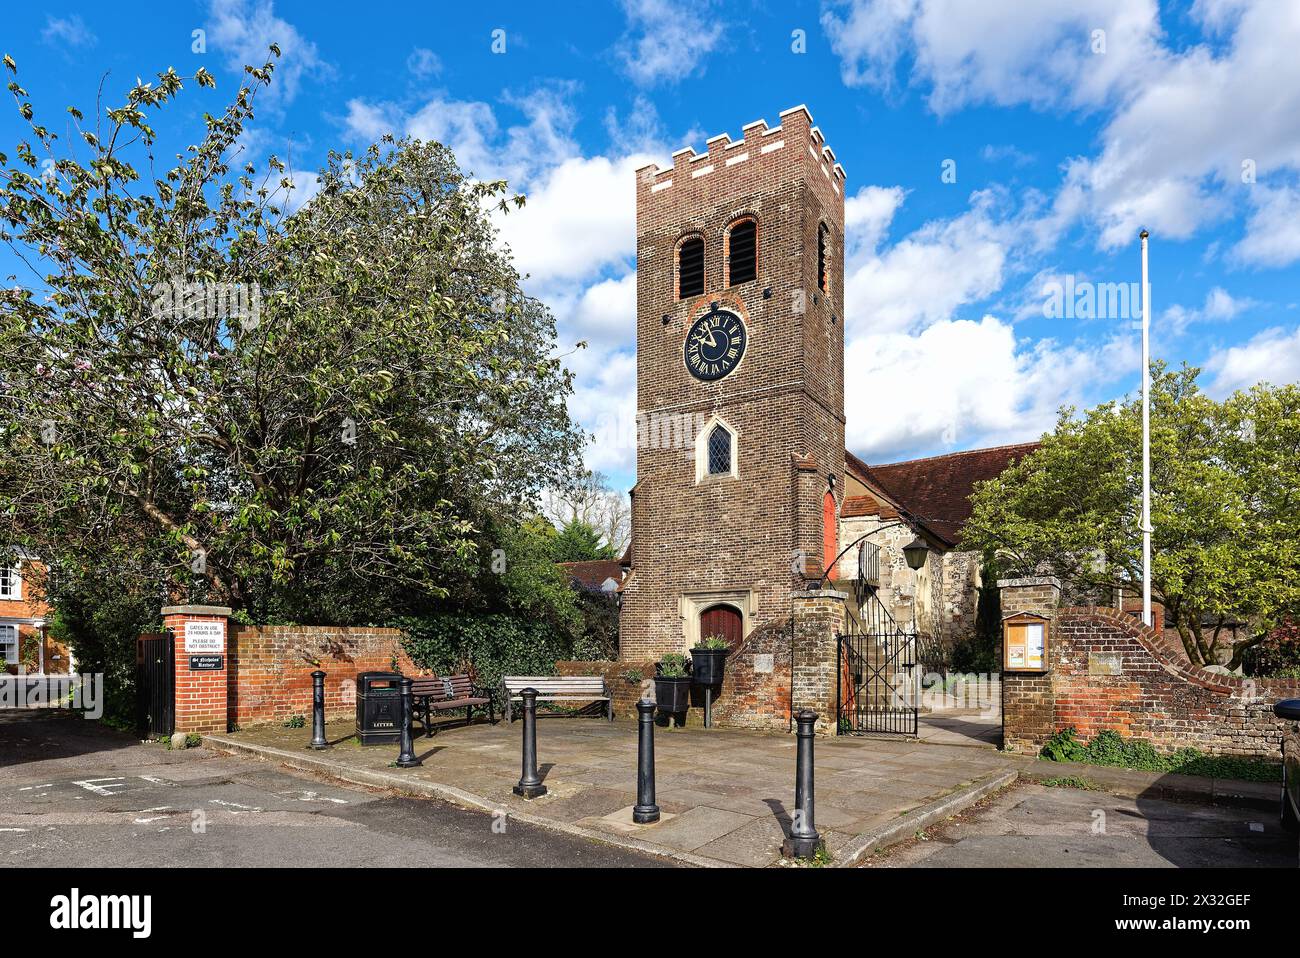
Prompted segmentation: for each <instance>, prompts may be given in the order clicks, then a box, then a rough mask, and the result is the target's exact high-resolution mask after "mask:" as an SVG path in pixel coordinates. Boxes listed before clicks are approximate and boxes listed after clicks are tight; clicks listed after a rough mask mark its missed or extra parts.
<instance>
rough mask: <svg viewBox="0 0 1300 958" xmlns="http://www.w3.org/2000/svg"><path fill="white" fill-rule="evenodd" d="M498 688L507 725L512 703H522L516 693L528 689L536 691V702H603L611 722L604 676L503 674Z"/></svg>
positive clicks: (610, 699)
mask: <svg viewBox="0 0 1300 958" xmlns="http://www.w3.org/2000/svg"><path fill="white" fill-rule="evenodd" d="M501 686H502V689H503V690H504V698H505V717H506V722H510V721H511V718H512V711H511V708H510V705H511V703H512V702H519V701H522V697H521V696H520V694H519V693H520V692H522V691H523V690H524V689H527V688H533V689H536V690H537V701H539V702H565V701H568V702H598V701H603V702H604V703H605V714H606V716H607V717H608V718H609V720H610V721H611V722H612V721H614V697H613V696H612V695H611V694H610V692H609V687H608V686H607V685H606V684H605V677H604V676H603V675H505V676H502V678H501Z"/></svg>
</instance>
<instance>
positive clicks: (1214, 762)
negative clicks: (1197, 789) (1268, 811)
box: [1039, 728, 1282, 782]
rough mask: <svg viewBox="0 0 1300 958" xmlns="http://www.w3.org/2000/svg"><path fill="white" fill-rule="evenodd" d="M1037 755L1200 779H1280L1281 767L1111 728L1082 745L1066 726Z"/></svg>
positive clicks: (1057, 759)
mask: <svg viewBox="0 0 1300 958" xmlns="http://www.w3.org/2000/svg"><path fill="white" fill-rule="evenodd" d="M1039 754H1040V756H1041V757H1042V758H1045V759H1047V760H1048V761H1052V762H1084V763H1086V764H1088V765H1102V766H1107V767H1111V768H1132V769H1137V770H1139V771H1146V772H1171V773H1176V774H1179V775H1197V776H1200V777H1202V778H1235V779H1244V780H1245V781H1248V782H1280V781H1281V780H1282V766H1281V764H1279V763H1277V762H1268V761H1265V760H1263V759H1258V758H1244V757H1242V756H1237V755H1206V754H1205V753H1204V752H1201V751H1200V750H1199V749H1195V748H1180V749H1178V750H1176V751H1173V752H1159V751H1157V750H1156V748H1155V746H1153V745H1152V744H1151V743H1150V742H1148V741H1147V740H1146V739H1142V738H1124V737H1123V736H1122V735H1120V734H1119V733H1118V732H1115V731H1113V730H1111V729H1105V730H1104V731H1101V732H1098V733H1097V735H1096V736H1095V737H1094V738H1093V739H1092V741H1091V742H1088V743H1087V744H1085V743H1084V742H1082V741H1081V740H1080V739H1079V737H1078V733H1077V732H1076V731H1075V730H1074V729H1073V728H1067V729H1065V730H1064V731H1061V732H1057V733H1056V734H1055V735H1053V736H1052V737H1051V738H1050V739H1048V741H1047V744H1046V745H1044V746H1043V750H1042V752H1040V753H1039Z"/></svg>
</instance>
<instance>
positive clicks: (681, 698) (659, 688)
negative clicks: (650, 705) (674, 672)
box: [655, 676, 691, 715]
mask: <svg viewBox="0 0 1300 958" xmlns="http://www.w3.org/2000/svg"><path fill="white" fill-rule="evenodd" d="M655 705H657V706H659V710H660V711H662V712H668V713H670V714H672V715H677V714H680V713H681V712H685V711H686V710H687V709H689V708H690V707H691V679H690V676H683V677H682V678H679V679H676V678H664V677H663V676H656V677H655Z"/></svg>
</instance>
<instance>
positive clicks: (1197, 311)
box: [1152, 286, 1259, 337]
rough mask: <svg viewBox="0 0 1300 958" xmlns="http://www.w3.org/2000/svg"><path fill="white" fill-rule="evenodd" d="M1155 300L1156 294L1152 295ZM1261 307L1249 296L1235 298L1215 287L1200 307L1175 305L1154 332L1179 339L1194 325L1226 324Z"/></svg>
mask: <svg viewBox="0 0 1300 958" xmlns="http://www.w3.org/2000/svg"><path fill="white" fill-rule="evenodd" d="M1152 299H1155V293H1154V291H1153V293H1152ZM1257 305H1259V304H1258V303H1257V302H1256V301H1255V300H1253V299H1251V298H1250V297H1248V296H1241V297H1237V296H1233V295H1232V294H1231V293H1229V292H1228V291H1227V290H1226V289H1224V288H1223V287H1222V286H1215V287H1214V288H1213V289H1211V290H1210V291H1209V292H1208V293H1206V294H1205V303H1204V304H1203V305H1202V306H1200V307H1187V306H1182V305H1179V304H1174V305H1173V306H1170V307H1169V308H1168V309H1166V310H1165V311H1164V313H1163V314H1162V315H1161V316H1160V319H1159V321H1158V322H1157V323H1156V324H1155V325H1154V327H1153V329H1154V331H1156V332H1158V333H1159V334H1160V335H1162V336H1166V337H1177V336H1181V335H1183V333H1185V332H1186V331H1187V328H1188V327H1189V326H1191V325H1192V324H1193V323H1200V322H1224V321H1226V320H1230V319H1235V318H1237V316H1239V315H1241V314H1242V313H1243V312H1245V311H1246V310H1248V309H1251V308H1253V307H1255V306H1257Z"/></svg>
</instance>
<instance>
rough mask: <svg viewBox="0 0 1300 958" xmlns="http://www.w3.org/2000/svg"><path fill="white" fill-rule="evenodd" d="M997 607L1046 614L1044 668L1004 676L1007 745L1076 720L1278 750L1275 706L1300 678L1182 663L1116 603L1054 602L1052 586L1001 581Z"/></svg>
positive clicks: (1139, 733) (1248, 749) (1033, 744)
mask: <svg viewBox="0 0 1300 958" xmlns="http://www.w3.org/2000/svg"><path fill="white" fill-rule="evenodd" d="M999 585H1004V583H999ZM1002 611H1003V613H1004V614H1009V613H1011V612H1016V611H1029V612H1038V613H1040V614H1044V615H1050V616H1051V617H1052V619H1053V622H1052V632H1051V638H1050V645H1049V649H1048V658H1049V662H1050V665H1051V670H1050V672H1048V673H1046V674H1043V675H1016V674H1014V673H1008V674H1006V675H1004V677H1003V722H1004V740H1005V742H1006V746H1007V748H1008V749H1010V750H1013V751H1033V750H1036V749H1038V748H1041V747H1042V745H1043V743H1044V742H1045V741H1046V740H1047V738H1048V737H1049V736H1050V735H1052V734H1053V733H1054V732H1057V731H1060V730H1062V729H1065V728H1069V727H1070V726H1073V727H1074V728H1075V729H1076V730H1077V731H1078V733H1079V736H1080V737H1081V738H1083V739H1085V740H1086V739H1090V738H1092V737H1093V736H1094V735H1096V734H1097V733H1098V732H1100V731H1103V730H1104V729H1113V730H1114V731H1117V732H1119V733H1120V734H1121V735H1124V736H1128V737H1134V738H1143V739H1146V740H1148V741H1150V742H1151V743H1152V744H1153V745H1154V746H1155V747H1156V748H1158V749H1160V750H1161V751H1172V750H1174V749H1176V748H1181V747H1184V746H1191V747H1194V748H1197V749H1200V750H1201V751H1203V752H1207V753H1210V754H1227V755H1255V756H1261V757H1265V758H1272V759H1276V758H1277V757H1278V756H1279V755H1280V749H1281V741H1282V734H1283V731H1284V723H1282V722H1281V721H1280V720H1279V719H1277V718H1276V717H1275V716H1274V715H1273V709H1272V707H1273V704H1274V703H1275V702H1277V701H1279V700H1280V699H1285V698H1295V697H1297V696H1300V680H1295V679H1285V680H1283V679H1250V678H1240V677H1237V676H1229V675H1220V674H1217V673H1214V672H1207V671H1205V670H1204V669H1200V668H1197V667H1195V666H1192V665H1189V664H1188V663H1187V660H1186V658H1185V656H1184V654H1183V651H1182V649H1181V647H1179V646H1178V644H1177V642H1176V641H1175V640H1173V639H1170V638H1169V637H1167V636H1166V635H1164V634H1163V633H1161V632H1157V631H1156V630H1154V629H1148V628H1146V627H1144V626H1143V625H1142V624H1141V623H1140V622H1138V621H1136V620H1135V619H1133V617H1132V616H1130V615H1127V614H1125V613H1122V612H1120V611H1119V610H1117V609H1108V608H1101V607H1096V606H1074V607H1068V608H1059V609H1058V608H1056V607H1055V605H1054V590H1053V589H1052V588H1043V587H1042V586H1038V587H1032V586H1031V587H1028V588H1026V587H1017V586H1014V585H1013V586H1012V587H1011V588H1006V587H1004V588H1003V592H1002Z"/></svg>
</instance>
